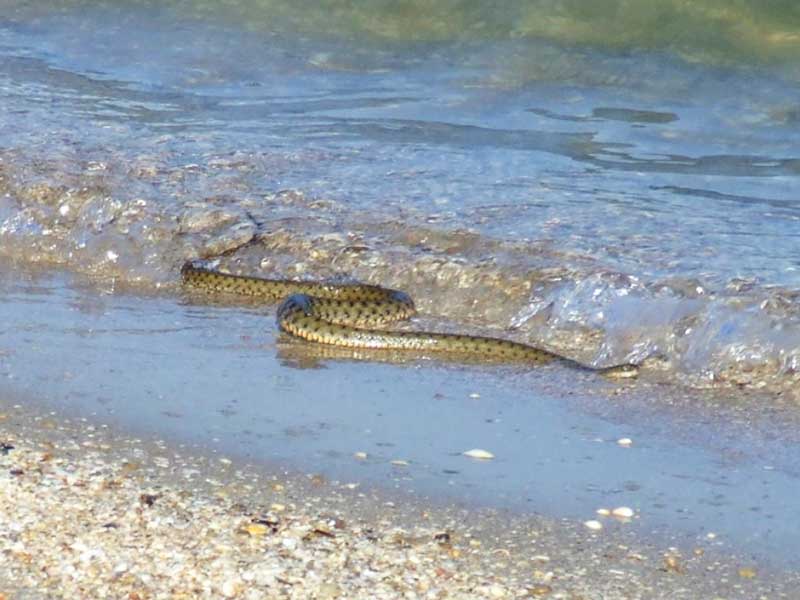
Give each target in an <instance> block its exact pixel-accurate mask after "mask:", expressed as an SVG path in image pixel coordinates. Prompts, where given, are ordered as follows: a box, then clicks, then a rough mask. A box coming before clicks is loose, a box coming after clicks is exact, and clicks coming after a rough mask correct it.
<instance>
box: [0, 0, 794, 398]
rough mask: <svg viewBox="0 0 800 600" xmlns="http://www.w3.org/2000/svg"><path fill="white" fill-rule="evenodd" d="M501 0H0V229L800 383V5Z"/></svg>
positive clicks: (117, 270)
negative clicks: (387, 290)
mask: <svg viewBox="0 0 800 600" xmlns="http://www.w3.org/2000/svg"><path fill="white" fill-rule="evenodd" d="M426 6H427V5H426ZM509 6H510V8H508V9H507V10H506V11H503V12H500V13H494V12H492V11H489V12H488V13H487V12H486V11H485V10H484V9H482V8H481V3H467V2H457V3H454V4H453V5H452V6H448V8H447V11H446V14H442V13H441V12H439V11H440V9H430V10H432V11H433V12H430V13H428V12H425V11H426V9H425V7H423V6H422V5H418V4H415V3H410V4H408V3H407V4H404V7H405V8H404V10H398V9H397V8H396V7H394V5H391V6H389V5H385V6H384V5H382V4H381V5H376V4H370V3H360V4H359V3H355V4H350V3H347V4H340V3H336V2H331V3H330V5H329V6H326V7H325V8H324V9H320V11H319V12H315V11H313V10H312V11H309V10H302V11H300V10H299V9H295V8H293V7H292V6H289V5H285V4H283V3H281V2H236V3H226V10H225V11H224V14H222V13H220V12H219V11H217V10H215V9H214V7H213V5H211V4H206V3H203V2H174V3H166V4H162V3H150V2H130V3H122V4H120V3H110V4H106V3H102V2H68V3H62V4H59V7H58V8H53V7H52V6H50V5H49V3H38V2H20V3H3V4H2V10H0V106H3V107H4V109H5V110H0V129H2V131H3V136H2V140H0V239H1V240H2V244H0V252H1V253H2V254H3V255H4V256H7V257H12V258H14V259H18V260H23V261H29V262H39V263H41V262H44V263H58V264H61V265H65V266H67V267H69V268H71V269H75V270H79V271H83V272H86V273H89V274H92V275H93V276H96V277H97V278H98V279H101V280H103V281H105V282H106V284H107V285H109V286H110V285H117V284H128V283H132V284H135V285H139V286H144V287H146V288H147V287H151V286H153V285H169V284H172V283H174V281H175V280H176V276H177V270H178V269H179V267H180V265H181V264H182V263H183V261H184V260H186V259H187V258H194V257H198V256H199V257H207V258H216V257H218V256H220V255H223V254H224V255H225V256H226V261H225V263H224V266H227V267H229V268H231V269H234V270H237V271H245V272H260V273H262V274H263V273H272V272H278V273H280V274H283V275H289V276H299V277H309V278H315V277H333V278H337V277H338V278H358V279H363V280H369V281H371V282H374V283H384V284H388V285H393V286H395V287H400V288H403V289H406V290H407V291H408V292H409V293H411V294H412V295H413V296H414V297H415V299H416V300H417V302H418V304H419V305H420V307H421V308H422V309H423V312H424V313H425V314H426V316H428V317H430V318H431V319H441V320H445V321H446V322H447V323H451V324H453V325H452V326H453V327H456V326H457V327H459V328H469V327H473V328H478V329H480V328H488V329H489V330H492V331H495V332H496V331H504V332H505V333H506V334H507V335H510V336H514V337H516V338H517V339H521V340H523V341H534V342H535V343H537V344H542V345H546V346H548V347H551V348H553V349H555V350H557V351H559V352H562V353H564V354H568V355H570V356H574V357H576V358H579V359H581V360H584V361H587V362H593V363H595V364H598V365H602V364H610V363H614V362H619V361H622V360H636V361H642V360H645V359H647V358H650V359H652V361H654V362H655V369H656V370H658V371H659V372H667V373H670V377H672V378H673V379H680V380H683V381H685V382H689V383H692V384H693V385H701V386H706V385H717V384H719V383H722V384H736V385H747V386H763V385H769V386H773V387H774V388H776V389H779V390H784V391H785V392H786V393H795V392H794V391H796V389H797V371H798V361H800V323H799V322H798V314H800V313H799V312H798V308H797V307H798V304H797V289H798V286H799V285H800V259H798V250H800V204H798V202H799V201H798V194H797V190H798V189H800V186H798V183H799V178H800V150H799V149H798V145H797V139H800V137H799V136H800V118H798V104H797V97H798V85H800V75H799V74H798V73H800V72H798V64H800V63H798V57H799V56H800V51H799V50H798V41H797V40H798V37H797V36H798V31H800V27H799V26H798V20H799V17H798V14H797V9H796V6H795V5H794V4H793V3H781V2H773V3H768V4H761V3H737V7H736V8H731V7H729V6H728V4H727V3H721V2H716V1H712V0H706V1H705V2H701V3H692V7H687V6H686V5H685V3H677V2H676V3H671V2H668V3H664V2H661V3H658V4H657V5H656V4H655V3H642V4H641V6H640V7H638V8H637V9H636V10H630V9H629V8H628V9H626V10H624V11H620V10H619V6H618V3H616V2H611V1H609V2H604V3H600V4H596V5H594V6H595V8H593V9H591V10H589V9H588V8H585V7H584V8H581V6H579V5H578V4H576V3H570V2H556V3H518V4H512V5H509ZM323 23H324V26H323V25H322V24H323ZM542 23H544V24H547V26H546V27H544V28H543V27H542V26H541V24H542ZM698 31H702V32H703V35H698V34H697V33H696V32H698ZM793 390H794V391H793Z"/></svg>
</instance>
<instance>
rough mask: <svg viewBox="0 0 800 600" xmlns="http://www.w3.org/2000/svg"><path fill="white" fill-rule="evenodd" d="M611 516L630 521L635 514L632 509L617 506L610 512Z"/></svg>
mask: <svg viewBox="0 0 800 600" xmlns="http://www.w3.org/2000/svg"><path fill="white" fill-rule="evenodd" d="M611 514H612V515H614V516H615V517H619V518H621V519H630V518H631V517H633V515H634V514H635V513H634V511H633V509H632V508H628V507H627V506H619V507H617V508H615V509H614V510H612V511H611Z"/></svg>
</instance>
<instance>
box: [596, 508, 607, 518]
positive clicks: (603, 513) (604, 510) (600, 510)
mask: <svg viewBox="0 0 800 600" xmlns="http://www.w3.org/2000/svg"><path fill="white" fill-rule="evenodd" d="M595 512H596V513H597V514H598V515H600V516H601V517H610V516H611V511H610V510H608V509H607V508H598V509H597V510H596V511H595Z"/></svg>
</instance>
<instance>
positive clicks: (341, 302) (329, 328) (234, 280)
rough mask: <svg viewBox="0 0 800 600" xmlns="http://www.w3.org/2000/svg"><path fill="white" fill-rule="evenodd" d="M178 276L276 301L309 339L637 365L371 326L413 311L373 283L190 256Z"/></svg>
mask: <svg viewBox="0 0 800 600" xmlns="http://www.w3.org/2000/svg"><path fill="white" fill-rule="evenodd" d="M181 276H182V278H183V283H184V285H186V286H189V287H191V288H197V289H201V290H205V291H210V292H221V293H226V294H236V295H240V296H249V297H254V298H262V299H264V300H268V301H272V302H278V301H282V302H281V304H280V306H279V307H278V318H277V320H278V327H280V329H281V330H283V331H285V332H287V333H289V334H291V335H294V336H297V337H300V338H303V339H305V340H309V341H312V342H319V343H322V344H332V345H335V346H347V347H351V348H388V349H395V350H417V351H422V352H424V351H439V352H447V353H452V354H461V355H473V356H480V357H486V358H492V359H495V360H498V359H499V360H509V361H526V362H533V363H540V364H541V363H548V362H553V361H559V362H563V363H566V364H568V365H570V366H573V367H578V368H580V369H588V370H591V371H597V372H599V373H603V374H607V375H612V376H618V377H632V376H635V374H636V372H637V367H636V366H635V365H630V364H623V365H616V366H613V367H607V368H604V369H595V368H593V367H589V366H587V365H584V364H582V363H579V362H577V361H574V360H572V359H570V358H567V357H565V356H560V355H558V354H554V353H552V352H549V351H547V350H542V349H541V348H535V347H534V346H528V345H526V344H521V343H518V342H512V341H510V340H503V339H499V338H492V337H483V336H477V335H459V334H451V333H434V332H428V331H387V330H382V329H375V327H380V326H382V325H385V324H388V323H392V322H394V321H399V320H403V319H408V318H410V317H412V316H414V314H415V312H416V311H415V308H414V302H413V301H412V300H411V298H410V297H409V296H408V295H407V294H405V293H404V292H400V291H397V290H391V289H388V288H383V287H378V286H374V285H366V284H328V283H322V282H304V281H291V280H287V279H262V278H260V277H245V276H241V275H230V274H227V273H221V272H219V271H214V270H211V269H207V268H204V267H198V266H195V265H194V264H193V263H191V262H188V263H186V264H185V265H184V266H183V268H182V269H181Z"/></svg>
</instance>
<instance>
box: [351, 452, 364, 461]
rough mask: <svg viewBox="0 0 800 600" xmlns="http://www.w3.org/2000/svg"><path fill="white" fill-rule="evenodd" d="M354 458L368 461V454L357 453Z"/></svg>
mask: <svg viewBox="0 0 800 600" xmlns="http://www.w3.org/2000/svg"><path fill="white" fill-rule="evenodd" d="M353 456H354V457H355V458H357V459H358V460H366V459H367V453H366V452H356V453H355V454H353Z"/></svg>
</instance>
